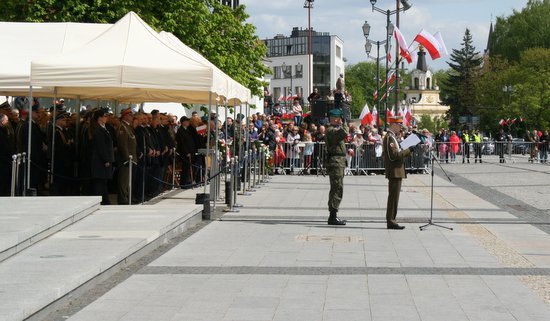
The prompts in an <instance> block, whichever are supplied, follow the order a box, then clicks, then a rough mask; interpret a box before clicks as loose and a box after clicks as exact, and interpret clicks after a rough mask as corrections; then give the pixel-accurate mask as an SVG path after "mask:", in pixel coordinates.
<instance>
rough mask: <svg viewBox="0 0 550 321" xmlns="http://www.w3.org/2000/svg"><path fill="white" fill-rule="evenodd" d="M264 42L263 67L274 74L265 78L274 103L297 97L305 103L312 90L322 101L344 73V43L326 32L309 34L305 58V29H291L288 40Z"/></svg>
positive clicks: (306, 39) (279, 39)
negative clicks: (302, 98) (266, 66)
mask: <svg viewBox="0 0 550 321" xmlns="http://www.w3.org/2000/svg"><path fill="white" fill-rule="evenodd" d="M264 42H265V44H266V46H267V62H266V64H267V65H268V66H269V68H271V70H272V72H273V74H272V75H268V76H266V78H267V80H268V81H269V82H270V85H269V91H270V93H271V94H272V96H273V98H274V101H275V102H279V101H280V100H281V99H282V98H286V97H289V96H296V95H299V96H301V97H304V100H305V98H307V96H309V94H310V93H311V92H312V91H313V88H317V89H318V91H319V93H320V94H321V96H322V97H324V96H327V95H328V94H329V91H330V90H332V89H334V88H335V86H336V80H337V79H338V76H339V75H340V74H343V73H344V56H343V52H344V43H343V41H342V40H341V39H340V38H339V37H338V36H335V35H330V34H329V33H328V32H316V31H314V30H312V31H311V43H312V46H311V47H312V50H311V53H312V55H311V56H310V55H308V43H309V32H308V30H307V29H305V30H304V29H298V28H297V27H294V28H293V29H292V32H291V34H290V36H289V37H287V36H284V35H277V36H275V37H274V38H272V39H266V40H264ZM310 65H311V70H310V68H309V66H310ZM305 103H307V100H305Z"/></svg>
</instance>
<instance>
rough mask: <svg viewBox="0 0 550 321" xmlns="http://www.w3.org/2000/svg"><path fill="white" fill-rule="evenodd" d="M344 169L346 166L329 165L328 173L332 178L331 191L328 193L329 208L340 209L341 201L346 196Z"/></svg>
mask: <svg viewBox="0 0 550 321" xmlns="http://www.w3.org/2000/svg"><path fill="white" fill-rule="evenodd" d="M344 169H345V166H329V167H327V173H328V177H329V180H330V191H329V193H328V210H329V211H330V212H333V211H336V212H337V211H338V208H340V202H341V201H342V197H343V196H344Z"/></svg>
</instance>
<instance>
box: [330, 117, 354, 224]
mask: <svg viewBox="0 0 550 321" xmlns="http://www.w3.org/2000/svg"><path fill="white" fill-rule="evenodd" d="M342 116H343V115H342V110H341V109H332V110H331V111H330V112H329V117H330V126H329V127H328V129H327V133H326V148H327V150H326V161H325V164H326V168H327V173H328V176H329V179H330V192H329V194H328V210H329V212H330V215H329V218H328V224H329V225H346V221H345V220H341V219H339V218H338V217H337V213H338V208H339V207H340V202H341V201H342V196H343V194H344V169H345V168H346V145H345V140H346V137H347V136H348V131H349V129H348V125H347V124H346V123H343V121H342Z"/></svg>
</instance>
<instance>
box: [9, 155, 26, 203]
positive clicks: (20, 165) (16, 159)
mask: <svg viewBox="0 0 550 321" xmlns="http://www.w3.org/2000/svg"><path fill="white" fill-rule="evenodd" d="M11 159H12V162H11V193H10V196H11V197H15V196H24V195H25V191H26V186H25V184H26V182H27V166H26V164H27V153H20V154H14V155H12V156H11Z"/></svg>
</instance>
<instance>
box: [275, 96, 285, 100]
mask: <svg viewBox="0 0 550 321" xmlns="http://www.w3.org/2000/svg"><path fill="white" fill-rule="evenodd" d="M277 100H278V101H282V100H285V95H281V96H279V99H277Z"/></svg>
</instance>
